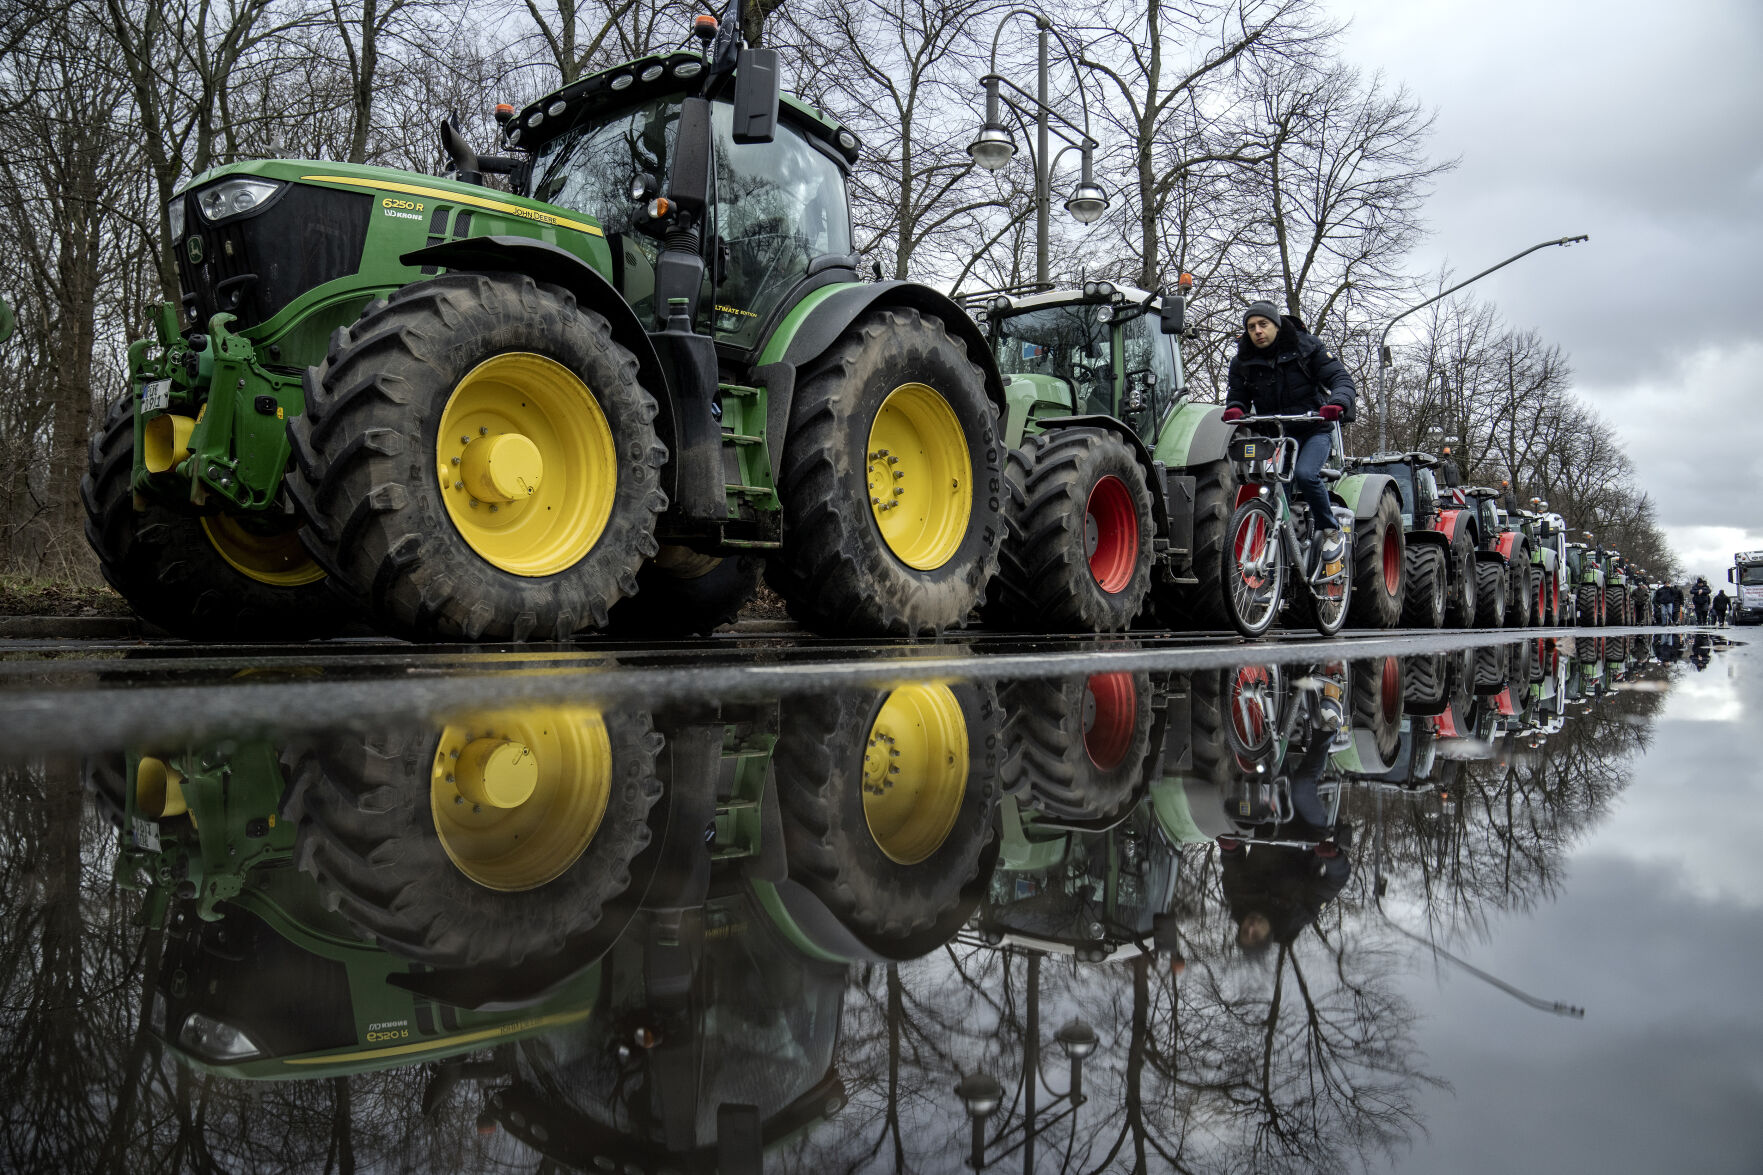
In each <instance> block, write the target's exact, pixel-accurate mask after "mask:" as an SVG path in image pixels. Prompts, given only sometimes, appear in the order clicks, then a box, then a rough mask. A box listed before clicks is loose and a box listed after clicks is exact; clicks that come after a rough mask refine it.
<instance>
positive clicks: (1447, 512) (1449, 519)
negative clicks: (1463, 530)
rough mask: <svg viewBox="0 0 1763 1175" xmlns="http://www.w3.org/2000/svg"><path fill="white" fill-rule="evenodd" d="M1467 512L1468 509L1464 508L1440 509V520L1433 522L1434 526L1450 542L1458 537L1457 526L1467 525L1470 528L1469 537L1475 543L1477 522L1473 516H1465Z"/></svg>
mask: <svg viewBox="0 0 1763 1175" xmlns="http://www.w3.org/2000/svg"><path fill="white" fill-rule="evenodd" d="M1466 513H1467V511H1464V510H1452V509H1443V510H1440V511H1439V517H1438V521H1437V522H1435V523H1433V525H1432V528H1433V529H1434V530H1436V531H1438V532H1439V533H1440V534H1442V535H1444V536H1445V541H1446V542H1450V541H1451V540H1452V539H1455V538H1456V537H1457V528H1458V527H1459V526H1467V527H1468V528H1469V538H1470V541H1471V543H1472V544H1473V543H1474V540H1475V522H1474V520H1473V519H1472V518H1465V517H1464V515H1465V514H1466ZM1475 545H1479V544H1475Z"/></svg>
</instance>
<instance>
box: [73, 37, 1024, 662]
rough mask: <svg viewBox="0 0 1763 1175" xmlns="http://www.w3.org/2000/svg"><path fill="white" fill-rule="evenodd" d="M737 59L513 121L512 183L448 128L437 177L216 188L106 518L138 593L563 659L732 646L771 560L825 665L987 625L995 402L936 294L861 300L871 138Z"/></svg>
mask: <svg viewBox="0 0 1763 1175" xmlns="http://www.w3.org/2000/svg"><path fill="white" fill-rule="evenodd" d="M697 28H698V31H699V33H700V34H701V36H702V37H703V39H704V42H706V43H707V42H708V41H709V39H710V38H711V37H712V36H716V35H718V34H717V29H716V24H715V21H714V20H713V19H711V18H709V17H703V16H701V17H699V18H698V25H697ZM734 32H735V31H734V30H723V31H722V35H724V36H725V37H726V36H728V35H733V34H734ZM719 44H720V42H719ZM729 48H730V52H728V53H726V54H725V53H723V52H720V51H718V52H715V53H709V52H706V51H705V50H704V49H703V47H702V46H699V47H686V48H681V49H679V50H675V51H672V52H666V53H661V54H657V55H653V56H649V57H644V58H642V59H640V60H637V61H633V62H628V63H624V64H620V65H616V66H614V67H612V68H610V69H606V70H602V71H600V72H598V73H595V74H591V75H589V76H586V77H583V78H580V79H578V80H576V81H573V82H571V83H570V84H569V85H567V86H565V87H564V88H562V89H561V90H559V91H557V92H555V93H551V94H547V95H545V96H544V97H542V98H540V99H538V100H537V101H535V102H533V103H532V104H531V105H530V106H528V107H526V108H525V109H524V110H521V111H518V112H515V111H512V110H509V109H505V110H503V111H502V114H503V118H504V121H503V131H502V139H503V142H504V143H505V144H506V145H507V147H508V149H510V150H512V151H513V152H514V154H513V155H511V156H491V155H481V156H480V155H478V154H477V153H476V152H474V151H473V150H472V149H471V148H470V147H469V146H467V145H466V143H465V142H464V140H463V139H462V138H461V136H460V134H459V132H458V131H457V130H456V129H455V128H454V127H453V126H452V124H451V123H450V122H449V123H446V124H444V125H443V128H442V140H443V144H444V146H445V149H446V151H447V154H448V156H449V157H450V170H449V171H448V173H447V175H446V176H444V177H441V178H436V177H431V176H425V175H420V174H415V173H410V172H403V171H395V170H391V169H387V168H381V167H369V166H362V165H356V164H344V163H320V162H311V161H301V160H254V161H248V162H241V163H234V164H229V165H226V166H224V167H221V168H217V169H214V170H211V171H207V172H204V173H202V174H201V175H199V176H197V177H196V178H195V180H194V181H193V182H192V183H191V184H190V186H189V187H188V188H187V189H186V190H184V191H182V192H180V193H179V194H178V195H177V196H176V197H175V198H174V199H173V201H172V203H171V205H170V207H169V209H168V216H169V223H170V228H171V240H170V242H169V246H170V249H171V252H172V253H173V254H174V255H175V256H176V258H177V261H178V265H179V278H180V286H181V289H182V295H181V299H180V301H179V302H178V303H176V304H170V303H168V304H166V305H164V306H162V307H160V308H159V310H158V312H157V313H156V315H155V317H154V322H153V329H152V331H151V336H152V337H150V338H147V339H143V340H141V341H140V342H137V343H136V344H134V345H133V346H132V347H131V348H130V353H129V393H128V395H127V397H126V398H124V399H123V400H122V401H120V402H119V403H118V404H117V405H116V406H115V407H114V408H113V410H112V411H111V413H110V415H109V417H108V418H107V420H106V421H105V423H104V425H103V427H102V429H101V431H100V433H99V435H98V436H97V438H96V439H95V440H94V442H93V444H92V450H91V464H90V469H89V473H88V476H87V478H86V480H85V483H84V487H83V491H84V498H85V505H86V508H87V512H88V530H87V533H88V537H89V538H90V540H91V543H92V545H93V547H94V549H95V551H96V552H97V554H98V557H99V561H100V564H101V566H102V567H103V570H104V572H105V574H106V576H107V577H108V578H109V580H110V581H111V582H112V584H114V585H115V586H116V587H117V588H118V590H119V591H120V592H121V593H122V594H123V595H124V596H125V597H126V598H127V599H128V600H129V601H130V602H131V603H132V604H133V605H134V606H135V607H136V608H137V610H139V611H140V612H141V613H142V614H143V615H145V616H147V617H148V618H149V619H152V620H154V621H155V622H156V623H158V624H160V625H162V626H163V627H166V628H168V629H170V630H172V631H174V632H178V633H182V634H185V635H190V636H196V637H203V638H209V639H214V638H252V637H256V638H261V637H277V638H286V637H299V636H308V635H315V634H324V633H327V632H332V631H335V630H336V629H337V627H338V626H339V625H340V624H342V623H343V621H344V619H345V618H346V617H347V616H348V615H350V614H351V613H352V612H360V613H364V614H365V615H366V616H367V617H368V618H369V619H370V620H371V621H372V623H373V624H375V625H376V626H378V627H379V628H381V629H383V630H385V631H388V632H392V633H396V634H401V635H409V636H414V637H424V638H428V637H439V638H450V639H465V640H526V639H552V638H560V637H564V636H567V635H568V634H569V633H571V632H573V631H576V630H577V629H580V628H585V627H590V626H605V625H607V624H609V623H611V624H617V623H620V621H621V619H622V620H623V621H624V622H625V623H626V624H628V625H630V626H633V627H635V626H653V627H661V628H667V629H673V630H678V629H682V628H684V629H698V630H703V629H706V628H708V627H709V626H711V625H714V624H715V623H716V622H717V621H719V620H721V619H723V618H726V617H727V616H728V615H730V614H731V613H732V611H733V610H734V609H735V608H736V607H738V606H739V604H740V603H741V602H742V601H743V600H744V599H745V597H746V595H747V594H748V592H749V591H750V590H751V589H752V588H753V586H754V583H755V579H756V575H757V571H758V564H757V562H755V560H756V558H758V557H761V556H763V557H764V558H765V559H766V560H767V566H768V568H769V573H770V577H771V580H772V583H773V584H774V586H775V587H776V588H777V589H778V590H779V592H780V593H781V594H782V596H783V597H784V599H785V601H786V603H787V604H788V605H789V607H790V609H791V610H792V612H793V613H795V614H796V615H797V616H799V617H800V618H802V619H803V620H805V621H806V622H808V623H810V624H811V625H813V626H815V627H818V628H820V629H822V630H825V631H833V632H847V633H870V634H880V633H897V634H918V633H930V632H935V631H940V630H942V629H944V628H947V627H950V626H955V625H959V624H961V623H963V622H964V620H965V619H966V617H967V616H968V614H969V613H970V612H971V611H972V610H973V609H974V607H975V606H976V605H977V604H978V603H979V602H980V599H981V597H982V594H983V593H984V591H985V588H986V585H987V581H988V580H989V579H990V577H991V574H992V570H993V567H994V566H995V560H996V557H997V550H998V546H999V544H1000V542H1001V541H1002V540H1003V537H1004V526H1003V518H1002V511H1003V508H1004V497H1005V490H1004V470H1003V457H1004V452H1003V447H1002V446H1001V445H1000V443H999V437H998V421H999V419H1000V418H1001V416H1002V415H1003V412H1004V410H1005V406H1006V400H1005V397H1004V392H1003V384H1002V382H1001V381H1000V380H999V379H998V376H997V369H996V367H995V365H994V364H993V362H992V360H991V357H990V353H989V350H988V348H987V346H986V344H985V341H984V339H983V338H982V337H981V336H980V334H979V332H978V331H977V330H976V328H975V327H974V325H973V323H972V321H971V320H970V319H969V318H968V317H967V315H966V314H964V313H963V312H962V311H961V310H960V308H959V307H958V306H956V305H955V304H954V303H953V302H951V301H949V300H948V299H947V298H946V297H944V296H943V295H941V294H939V293H938V292H936V291H935V290H933V289H931V288H929V287H927V286H923V285H918V284H913V283H908V282H862V281H860V280H859V278H858V273H857V265H858V258H857V256H856V255H855V253H854V247H853V239H852V234H851V223H850V213H849V205H848V199H847V173H848V170H849V168H850V166H851V164H852V163H853V162H854V161H855V160H856V158H857V153H858V142H857V138H856V137H855V136H854V135H853V134H852V133H851V132H850V131H849V130H847V129H846V128H844V127H842V126H841V125H840V124H839V123H837V122H836V121H834V120H833V119H832V118H831V117H829V116H828V115H826V114H824V113H822V112H821V111H819V110H817V109H815V108H813V107H811V106H809V105H807V104H805V103H802V102H799V101H796V100H795V99H792V98H789V97H787V96H784V97H780V95H779V92H778V89H777V56H776V53H775V51H772V50H765V49H742V50H739V51H738V52H736V51H735V48H736V47H734V46H730V47H729ZM725 63H733V65H732V68H731V66H730V65H729V64H725ZM486 174H505V175H507V176H508V177H509V184H510V186H511V188H512V190H511V191H509V192H504V191H500V190H497V189H495V188H492V187H489V186H487V185H486V184H485V182H484V177H485V175H486ZM627 599H628V600H629V602H630V603H631V604H632V605H634V606H635V607H636V609H637V610H636V611H635V612H634V613H632V612H630V611H628V610H626V611H624V612H621V611H620V609H619V608H618V605H620V603H621V601H625V600H627Z"/></svg>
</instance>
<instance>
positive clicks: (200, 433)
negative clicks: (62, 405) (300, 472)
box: [129, 303, 304, 511]
mask: <svg viewBox="0 0 1763 1175" xmlns="http://www.w3.org/2000/svg"><path fill="white" fill-rule="evenodd" d="M157 318H158V320H159V321H158V322H156V324H155V325H156V326H157V327H158V334H159V340H158V344H157V346H155V345H154V344H153V343H152V342H150V341H149V340H145V339H143V340H140V341H138V342H136V343H134V344H133V345H131V346H130V347H129V385H130V387H131V388H133V389H134V394H135V397H136V400H137V401H138V403H139V405H140V409H139V411H137V412H136V413H135V466H134V472H133V474H132V476H131V479H130V484H131V486H132V488H133V489H134V491H135V492H136V493H137V494H139V495H141V496H143V497H145V498H148V499H157V500H160V501H165V502H168V503H169V502H189V503H193V504H195V505H197V506H203V505H207V504H209V501H210V498H211V497H218V498H219V499H220V500H221V502H222V503H224V504H225V505H228V506H231V507H234V508H236V509H239V510H246V511H261V510H265V509H268V508H269V507H270V506H271V504H272V503H273V502H274V501H275V498H276V495H277V492H278V491H279V490H280V488H281V484H282V475H283V473H284V472H285V470H286V468H287V464H288V435H287V426H286V423H285V422H286V418H287V417H288V416H298V415H299V414H300V412H301V409H302V407H303V405H304V400H303V397H302V394H301V390H300V376H299V375H298V374H297V373H294V372H278V371H273V370H271V369H269V368H266V367H265V366H264V365H263V364H262V363H261V362H260V361H259V359H258V355H257V350H256V348H255V347H254V346H253V345H252V343H251V340H250V339H248V338H246V337H245V336H244V335H241V334H237V333H235V332H233V331H232V330H230V329H229V327H230V325H231V323H232V322H233V316H232V315H231V314H224V313H223V314H216V315H214V316H213V317H212V318H211V319H210V320H209V323H208V332H207V333H206V334H205V335H195V336H191V337H190V338H189V339H188V340H185V339H182V338H180V337H179V336H178V334H177V330H176V326H175V323H176V308H175V307H173V306H171V305H170V304H169V303H168V304H166V305H165V306H163V307H161V310H160V313H159V315H158V316H157ZM168 320H169V321H168Z"/></svg>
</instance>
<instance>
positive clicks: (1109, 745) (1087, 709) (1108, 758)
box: [1084, 673, 1139, 771]
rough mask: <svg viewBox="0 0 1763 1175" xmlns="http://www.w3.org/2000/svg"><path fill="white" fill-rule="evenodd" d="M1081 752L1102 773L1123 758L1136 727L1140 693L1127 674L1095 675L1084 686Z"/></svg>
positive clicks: (1130, 743) (1116, 765)
mask: <svg viewBox="0 0 1763 1175" xmlns="http://www.w3.org/2000/svg"><path fill="white" fill-rule="evenodd" d="M1084 691H1085V693H1086V694H1087V695H1088V696H1087V697H1085V698H1084V752H1085V753H1086V754H1088V755H1089V757H1090V762H1092V763H1094V764H1095V765H1096V766H1097V767H1098V768H1100V769H1101V770H1103V771H1112V770H1113V769H1114V768H1116V767H1118V766H1120V761H1121V760H1122V759H1124V758H1126V751H1127V748H1128V747H1130V746H1131V745H1132V732H1133V728H1134V727H1135V726H1136V725H1137V718H1138V710H1139V704H1138V703H1139V691H1138V687H1137V686H1135V685H1134V684H1133V680H1132V674H1130V673H1098V674H1096V675H1094V676H1093V677H1091V678H1090V680H1089V682H1088V683H1086V684H1085V686H1084Z"/></svg>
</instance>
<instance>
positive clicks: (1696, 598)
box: [1690, 583, 1714, 609]
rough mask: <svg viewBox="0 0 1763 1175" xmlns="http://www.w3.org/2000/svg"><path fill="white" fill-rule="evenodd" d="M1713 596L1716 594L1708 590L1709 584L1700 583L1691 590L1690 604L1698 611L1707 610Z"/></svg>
mask: <svg viewBox="0 0 1763 1175" xmlns="http://www.w3.org/2000/svg"><path fill="white" fill-rule="evenodd" d="M1713 595H1714V593H1713V592H1712V591H1710V590H1709V589H1708V585H1707V584H1705V583H1698V584H1697V585H1696V586H1695V587H1693V588H1691V589H1690V603H1691V604H1692V605H1693V606H1694V607H1696V608H1698V609H1701V608H1706V607H1707V606H1708V601H1709V600H1710V599H1711V598H1712V597H1713Z"/></svg>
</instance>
